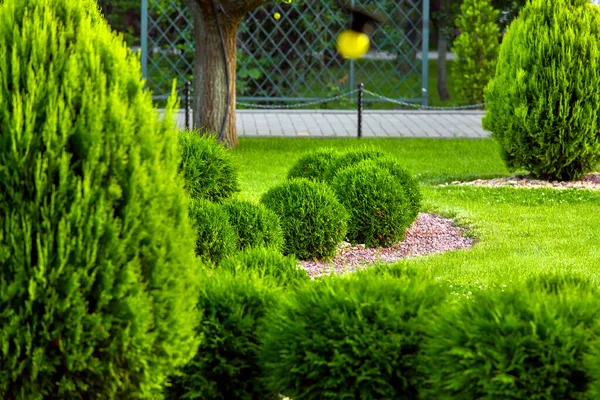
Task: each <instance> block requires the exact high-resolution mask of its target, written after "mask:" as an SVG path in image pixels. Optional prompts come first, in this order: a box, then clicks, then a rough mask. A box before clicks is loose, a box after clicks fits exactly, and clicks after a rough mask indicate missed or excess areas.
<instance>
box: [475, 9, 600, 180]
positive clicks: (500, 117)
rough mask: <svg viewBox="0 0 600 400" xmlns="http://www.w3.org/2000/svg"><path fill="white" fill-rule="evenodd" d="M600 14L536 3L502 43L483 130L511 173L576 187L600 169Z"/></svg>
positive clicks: (489, 94) (524, 12)
mask: <svg viewBox="0 0 600 400" xmlns="http://www.w3.org/2000/svg"><path fill="white" fill-rule="evenodd" d="M598 87H600V10H599V9H598V8H597V7H595V6H593V5H591V4H590V2H589V1H582V0H578V1H573V0H553V1H546V0H533V1H531V2H530V3H528V4H527V5H526V6H525V7H524V8H523V9H522V10H521V11H520V13H519V18H517V19H515V20H514V21H513V23H512V24H511V25H510V27H509V29H508V31H507V33H506V35H505V36H504V39H503V42H502V46H501V47H500V55H499V58H498V66H497V68H496V75H495V76H494V78H493V79H492V81H491V82H490V83H489V85H488V87H487V88H486V91H485V101H486V103H487V106H486V107H487V112H486V115H485V117H484V119H483V124H484V127H485V128H486V129H487V130H489V131H491V132H492V136H493V137H494V138H495V139H496V140H497V141H498V142H499V143H500V147H501V151H502V156H503V158H504V160H505V162H506V165H507V166H508V167H509V169H511V170H517V169H521V168H522V169H526V170H528V171H529V172H530V173H531V174H533V175H535V176H537V177H540V178H545V179H558V180H576V179H579V178H581V176H582V175H583V174H585V173H587V172H590V171H593V170H594V169H595V168H596V167H597V165H598V163H600V135H598V131H599V130H600V91H598V90H597V88H598Z"/></svg>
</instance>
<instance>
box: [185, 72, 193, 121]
mask: <svg viewBox="0 0 600 400" xmlns="http://www.w3.org/2000/svg"><path fill="white" fill-rule="evenodd" d="M190 86H192V84H191V82H190V81H185V90H184V96H185V127H186V129H188V130H189V129H190V114H191V113H190Z"/></svg>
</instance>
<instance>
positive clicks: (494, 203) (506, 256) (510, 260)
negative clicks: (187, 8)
mask: <svg viewBox="0 0 600 400" xmlns="http://www.w3.org/2000/svg"><path fill="white" fill-rule="evenodd" d="M363 144H368V145H372V146H375V147H379V148H381V149H383V150H384V151H386V152H388V153H390V154H392V155H394V156H395V157H397V158H398V159H399V160H401V161H402V162H403V163H404V165H405V166H406V168H408V169H409V170H410V171H412V172H413V173H414V174H415V175H416V176H418V178H419V180H420V181H421V183H422V184H423V195H424V211H428V212H436V213H440V214H442V215H446V216H452V217H455V218H456V219H457V221H458V222H459V223H460V224H462V225H466V226H468V227H469V228H470V229H471V231H472V234H473V235H474V236H475V237H476V239H477V243H476V245H475V246H474V247H473V248H472V249H469V250H464V251H453V252H447V253H443V254H436V255H429V256H424V257H419V258H415V259H408V260H405V261H403V263H406V264H408V265H414V266H416V267H418V268H423V269H425V270H428V271H431V272H433V273H434V274H435V276H437V277H439V278H440V279H443V280H450V281H451V282H453V283H455V284H457V283H458V284H459V285H462V286H461V287H463V288H465V287H466V288H468V290H475V289H471V288H477V287H479V286H480V285H481V286H486V285H504V284H507V285H510V284H511V281H514V282H516V281H518V280H521V279H524V278H527V277H529V276H531V275H534V274H538V273H540V272H549V271H570V272H577V273H582V274H584V275H586V276H588V277H590V278H592V279H598V278H599V276H598V272H597V271H600V268H598V267H599V266H600V213H599V212H598V210H599V209H600V192H595V191H589V190H576V189H569V190H552V189H522V188H477V187H464V186H461V187H456V186H439V184H440V183H444V182H451V181H453V180H467V179H475V178H491V177H498V176H506V175H508V171H507V170H506V168H505V167H504V165H503V163H502V160H501V159H500V157H499V155H498V151H497V146H496V144H495V142H493V141H492V140H490V139H481V140H472V139H372V140H357V139H346V140H339V139H321V140H319V139H304V138H303V139H241V140H240V145H239V147H238V148H237V149H235V150H234V155H235V157H236V158H237V160H238V162H239V163H240V165H241V167H242V170H241V180H242V190H243V192H242V196H243V197H246V198H249V199H253V200H258V199H259V198H260V195H261V194H262V193H263V192H264V191H265V190H267V189H268V188H270V187H271V186H273V185H275V184H277V183H279V182H281V181H283V180H284V179H285V176H286V173H287V170H288V168H289V167H290V166H291V165H292V164H293V163H294V162H295V160H296V159H297V158H298V157H299V156H300V154H301V153H302V152H303V151H305V150H309V149H313V148H317V147H320V146H333V147H337V148H340V149H343V148H350V147H354V146H359V145H363ZM476 281H478V282H477V283H476ZM464 285H466V286H464ZM464 290H467V289H464Z"/></svg>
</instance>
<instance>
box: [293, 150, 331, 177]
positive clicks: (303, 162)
mask: <svg viewBox="0 0 600 400" xmlns="http://www.w3.org/2000/svg"><path fill="white" fill-rule="evenodd" d="M339 156H340V153H339V152H338V151H337V150H336V149H333V148H324V149H318V150H311V151H308V152H306V153H304V154H303V155H302V156H301V157H300V159H299V160H298V161H296V163H295V164H294V165H293V166H292V168H290V170H289V171H288V179H294V178H306V179H310V180H315V181H325V174H326V173H327V170H328V169H329V168H330V167H331V165H332V164H333V163H335V162H336V161H337V159H338V158H339Z"/></svg>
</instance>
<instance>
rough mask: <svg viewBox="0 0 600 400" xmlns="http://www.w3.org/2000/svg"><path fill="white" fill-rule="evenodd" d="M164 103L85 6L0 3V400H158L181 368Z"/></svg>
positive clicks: (191, 288)
mask: <svg viewBox="0 0 600 400" xmlns="http://www.w3.org/2000/svg"><path fill="white" fill-rule="evenodd" d="M174 99H175V96H172V97H171V100H169V102H168V105H167V107H166V111H165V118H164V119H162V120H160V119H159V117H158V113H157V112H156V110H155V109H154V108H153V104H152V97H151V94H150V93H149V92H147V91H145V90H144V81H143V79H142V75H141V71H140V62H139V57H138V56H137V55H135V54H134V53H132V52H131V51H130V50H129V49H128V48H127V46H126V45H125V43H124V42H123V40H122V39H121V38H120V37H118V36H116V35H115V34H114V33H113V32H112V31H111V30H110V28H109V27H108V25H107V23H106V22H105V21H104V19H103V18H102V17H101V16H100V14H99V11H98V9H97V6H96V4H95V2H93V1H91V0H89V1H88V0H81V1H64V0H27V1H24V0H18V1H4V2H0V282H1V283H0V310H2V311H1V312H0V348H1V349H2V350H1V351H0V398H3V399H22V400H38V399H92V398H98V399H99V398H102V399H156V398H160V397H161V396H162V390H163V386H164V385H165V382H166V378H167V375H168V374H170V372H171V371H172V370H173V369H174V368H176V367H178V366H180V365H182V364H184V363H186V362H187V361H188V360H189V359H190V358H191V357H192V356H193V354H194V352H195V349H196V347H197V345H198V340H197V339H196V337H195V334H194V328H195V326H196V323H197V313H196V311H195V305H196V298H197V293H198V292H197V281H198V278H197V275H198V269H197V264H196V262H195V257H194V251H193V248H194V247H193V246H194V239H193V237H194V234H193V229H192V227H191V224H190V222H189V219H188V212H187V211H188V205H187V196H186V194H185V191H184V190H183V185H182V182H181V181H180V178H179V176H178V171H177V165H178V162H179V158H178V153H177V136H176V135H177V130H176V127H175V124H174V114H173V113H174V111H173V109H174V107H175V106H176V104H175V100H174Z"/></svg>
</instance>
